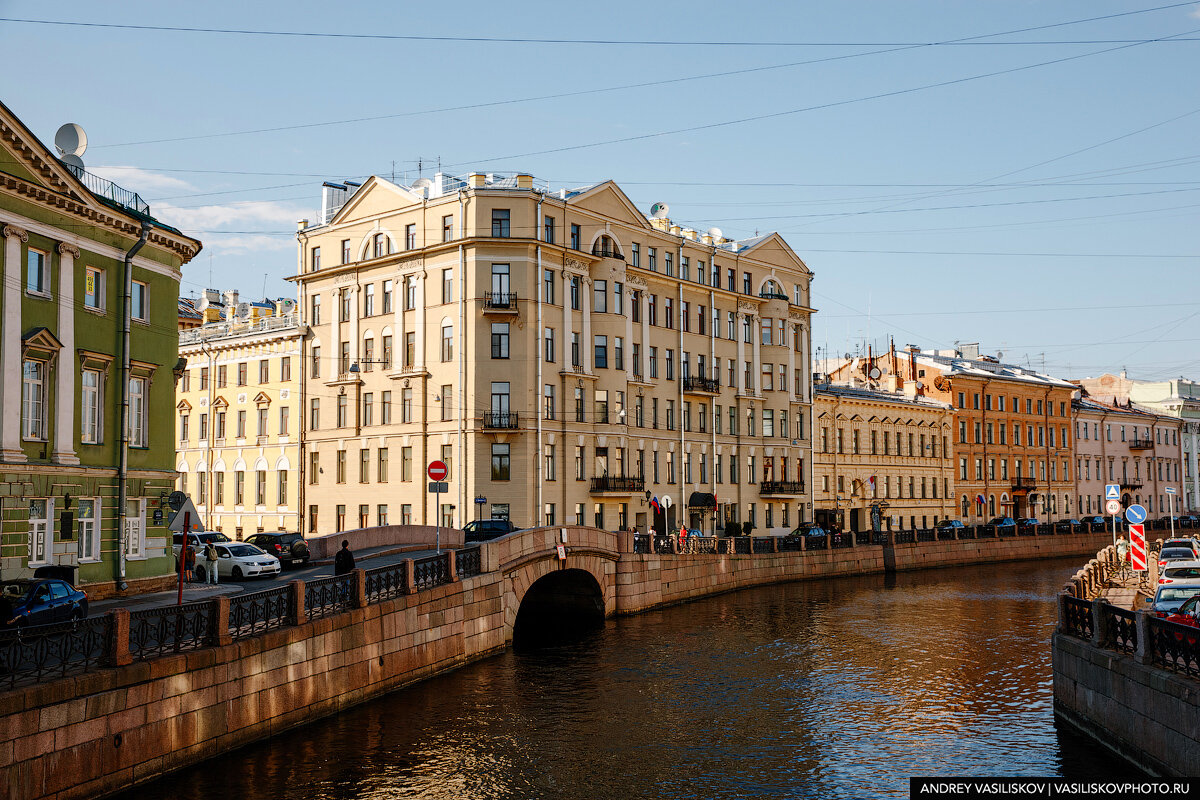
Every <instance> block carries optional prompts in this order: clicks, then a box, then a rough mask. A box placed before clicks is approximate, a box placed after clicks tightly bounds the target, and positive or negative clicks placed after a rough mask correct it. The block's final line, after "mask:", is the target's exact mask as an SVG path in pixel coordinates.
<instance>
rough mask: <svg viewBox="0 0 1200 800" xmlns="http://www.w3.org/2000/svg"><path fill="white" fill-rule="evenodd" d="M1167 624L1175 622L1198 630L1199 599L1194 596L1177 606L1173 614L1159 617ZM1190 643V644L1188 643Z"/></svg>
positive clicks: (1199, 616) (1199, 615)
mask: <svg viewBox="0 0 1200 800" xmlns="http://www.w3.org/2000/svg"><path fill="white" fill-rule="evenodd" d="M1161 616H1163V617H1164V618H1165V619H1166V620H1167V622H1177V623H1179V624H1180V625H1190V626H1191V627H1193V628H1200V598H1197V597H1195V596H1193V597H1190V598H1188V599H1187V600H1185V601H1184V602H1183V604H1182V605H1180V606H1179V608H1178V609H1176V610H1175V611H1174V612H1173V613H1167V614H1163V615H1161ZM1189 643H1191V642H1189Z"/></svg>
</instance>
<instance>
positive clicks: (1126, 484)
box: [1121, 478, 1142, 491]
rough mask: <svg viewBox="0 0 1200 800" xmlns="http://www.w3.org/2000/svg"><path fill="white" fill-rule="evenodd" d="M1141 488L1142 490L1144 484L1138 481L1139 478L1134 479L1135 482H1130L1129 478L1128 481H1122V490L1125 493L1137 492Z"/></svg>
mask: <svg viewBox="0 0 1200 800" xmlns="http://www.w3.org/2000/svg"><path fill="white" fill-rule="evenodd" d="M1140 488H1142V482H1141V481H1140V480H1138V479H1137V478H1134V479H1133V480H1129V479H1128V478H1127V479H1125V480H1123V481H1121V490H1122V491H1125V490H1126V489H1128V490H1131V491H1136V490H1138V489H1140Z"/></svg>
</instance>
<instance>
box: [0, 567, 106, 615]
mask: <svg viewBox="0 0 1200 800" xmlns="http://www.w3.org/2000/svg"><path fill="white" fill-rule="evenodd" d="M87 613H88V599H87V594H86V593H85V592H82V591H80V590H79V589H76V588H75V587H74V586H72V585H71V584H69V583H67V582H66V581H62V580H57V579H47V578H42V579H38V578H34V579H32V580H30V579H29V578H15V579H12V580H6V581H4V583H3V585H2V586H0V617H3V620H4V623H5V624H6V625H9V626H24V625H47V624H49V623H51V622H66V621H68V620H73V619H83V618H85V617H86V616H87Z"/></svg>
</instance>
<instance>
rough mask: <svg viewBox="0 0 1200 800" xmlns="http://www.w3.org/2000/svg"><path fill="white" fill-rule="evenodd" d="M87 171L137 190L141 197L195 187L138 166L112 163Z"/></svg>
mask: <svg viewBox="0 0 1200 800" xmlns="http://www.w3.org/2000/svg"><path fill="white" fill-rule="evenodd" d="M87 171H88V172H90V173H92V174H93V175H99V176H100V177H101V178H106V179H108V180H110V181H112V182H113V183H115V184H117V185H118V186H120V187H121V188H122V189H128V190H129V191H131V192H137V193H138V194H140V195H142V196H143V197H145V196H147V195H151V194H157V193H160V192H168V191H169V192H179V191H191V190H194V189H195V187H194V186H192V184H190V183H188V182H187V181H185V180H183V179H181V178H176V177H174V176H173V175H163V174H162V173H160V172H151V171H150V170H146V169H142V168H140V167H124V166H119V165H112V166H106V167H88V168H87Z"/></svg>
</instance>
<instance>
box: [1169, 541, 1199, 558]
mask: <svg viewBox="0 0 1200 800" xmlns="http://www.w3.org/2000/svg"><path fill="white" fill-rule="evenodd" d="M1177 547H1183V548H1187V549H1188V550H1191V551H1192V553H1194V554H1195V557H1196V558H1200V541H1197V540H1196V539H1193V538H1191V537H1187V538H1184V537H1176V538H1174V539H1167V540H1166V541H1165V542H1163V550H1167V549H1168V548H1177Z"/></svg>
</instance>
